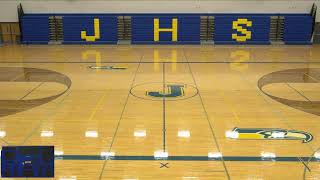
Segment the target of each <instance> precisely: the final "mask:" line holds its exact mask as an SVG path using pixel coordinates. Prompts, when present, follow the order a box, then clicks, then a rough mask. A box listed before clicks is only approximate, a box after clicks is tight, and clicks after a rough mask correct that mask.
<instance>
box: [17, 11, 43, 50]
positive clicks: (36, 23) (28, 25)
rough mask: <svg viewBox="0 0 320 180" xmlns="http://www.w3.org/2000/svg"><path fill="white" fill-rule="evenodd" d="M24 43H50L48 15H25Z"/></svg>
mask: <svg viewBox="0 0 320 180" xmlns="http://www.w3.org/2000/svg"><path fill="white" fill-rule="evenodd" d="M21 26H22V34H23V40H22V43H26V44H28V43H36V44H48V41H49V22H48V16H38V15H32V16H24V17H22V20H21Z"/></svg>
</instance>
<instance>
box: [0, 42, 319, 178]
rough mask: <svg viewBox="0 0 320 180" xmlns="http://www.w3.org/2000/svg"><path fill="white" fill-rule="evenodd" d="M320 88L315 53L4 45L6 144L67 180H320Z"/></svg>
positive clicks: (1, 125)
mask: <svg viewBox="0 0 320 180" xmlns="http://www.w3.org/2000/svg"><path fill="white" fill-rule="evenodd" d="M319 82H320V46H164V45H163V46H125V45H121V46H76V45H70V46H63V45H59V46H54V45H51V46H44V45H43V46H36V45H33V46H10V45H6V46H2V47H0V99H1V100H0V105H1V106H0V136H1V141H0V143H1V145H2V146H6V145H54V146H55V152H56V160H55V178H54V179H60V180H67V179H79V180H80V179H81V180H82V179H83V180H98V179H122V180H124V179H126V180H134V179H136V180H138V179H139V180H144V179H166V180H168V179H192V180H193V179H214V180H216V179H241V180H242V179H244V180H266V179H267V180H269V179H272V180H273V179H276V180H281V179H320V162H318V160H317V159H316V158H314V154H315V153H316V152H317V150H318V149H319V148H320V139H319V138H318V137H319V136H320V126H319V122H320V118H319V115H320V93H319V92H320V91H319V88H320V83H319ZM166 153H167V154H166ZM166 155H168V157H166ZM262 155H264V156H262ZM28 179H30V178H28Z"/></svg>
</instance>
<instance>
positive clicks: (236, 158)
mask: <svg viewBox="0 0 320 180" xmlns="http://www.w3.org/2000/svg"><path fill="white" fill-rule="evenodd" d="M55 159H56V160H106V157H104V156H100V155H62V156H55ZM108 160H114V161H160V160H159V159H157V158H155V157H154V156H113V157H109V158H108ZM166 161H236V162H237V161H240V162H270V161H271V162H301V161H303V162H308V161H310V162H319V163H320V159H316V158H314V157H311V158H310V157H293V156H282V157H276V158H272V159H263V158H262V157H260V156H223V157H222V158H208V156H169V157H168V158H166Z"/></svg>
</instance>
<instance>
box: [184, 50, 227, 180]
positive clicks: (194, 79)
mask: <svg viewBox="0 0 320 180" xmlns="http://www.w3.org/2000/svg"><path fill="white" fill-rule="evenodd" d="M183 54H184V57H185V58H186V60H187V62H189V61H188V58H187V55H186V53H185V50H183ZM188 67H189V71H190V74H191V77H192V80H193V83H194V85H195V86H196V88H197V89H198V96H199V99H200V102H201V106H202V109H203V111H204V115H205V117H206V119H207V123H208V125H209V128H210V131H211V135H212V138H213V141H214V144H215V145H216V148H217V149H218V151H219V152H221V151H220V147H219V143H218V140H217V138H216V135H215V133H214V130H213V125H212V124H211V121H210V118H209V115H208V112H207V109H206V107H205V105H204V102H203V99H202V96H201V93H200V90H199V88H198V84H197V81H196V78H195V77H194V75H193V72H192V68H191V65H190V63H188ZM219 159H221V160H222V161H221V162H222V165H223V168H224V170H225V173H226V175H227V178H228V180H230V179H231V178H230V175H229V172H228V169H227V166H226V164H225V162H224V159H223V157H221V158H219Z"/></svg>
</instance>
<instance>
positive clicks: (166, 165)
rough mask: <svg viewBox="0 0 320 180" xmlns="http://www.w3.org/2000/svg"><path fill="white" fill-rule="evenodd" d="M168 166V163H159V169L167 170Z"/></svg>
mask: <svg viewBox="0 0 320 180" xmlns="http://www.w3.org/2000/svg"><path fill="white" fill-rule="evenodd" d="M168 164H169V163H162V162H161V163H160V168H164V167H165V168H169V166H168Z"/></svg>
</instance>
